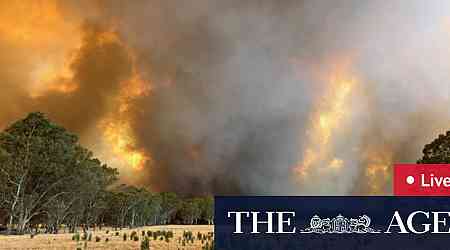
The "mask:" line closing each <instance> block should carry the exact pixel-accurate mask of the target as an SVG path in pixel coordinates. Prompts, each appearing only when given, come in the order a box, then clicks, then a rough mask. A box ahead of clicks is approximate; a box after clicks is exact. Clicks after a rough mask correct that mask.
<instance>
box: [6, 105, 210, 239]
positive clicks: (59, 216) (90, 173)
mask: <svg viewBox="0 0 450 250" xmlns="http://www.w3.org/2000/svg"><path fill="white" fill-rule="evenodd" d="M117 176H118V172H117V170H116V169H112V168H109V167H108V166H106V165H105V164H103V163H102V162H100V161H99V160H98V159H97V158H95V157H94V155H93V153H92V152H91V151H90V150H88V149H86V148H84V147H83V146H81V145H80V143H79V141H78V137H77V136H76V135H74V134H72V133H70V132H68V131H67V130H66V129H64V128H63V127H61V126H59V125H57V124H54V123H52V122H51V121H50V120H48V119H47V117H46V116H45V115H44V114H42V113H30V114H29V115H28V116H27V117H26V118H24V119H22V120H19V121H17V122H16V123H14V124H12V125H11V126H10V127H8V128H7V129H6V130H4V131H3V132H1V133H0V197H1V200H0V209H2V211H5V212H6V213H7V214H8V215H9V216H10V218H11V219H12V223H10V224H11V225H17V227H18V231H19V232H21V231H23V230H25V229H26V228H28V227H29V223H30V221H33V222H38V223H42V224H46V225H50V226H54V228H56V229H57V228H58V226H59V225H61V224H65V225H67V226H68V228H69V229H70V231H71V232H72V233H73V232H74V231H75V230H76V228H79V227H81V226H83V227H87V228H88V229H89V227H92V226H93V225H95V224H100V223H102V224H106V225H108V226H114V227H117V228H118V227H120V228H123V227H130V228H136V227H139V226H147V225H153V224H168V223H170V222H176V223H178V222H184V223H189V224H191V223H206V222H209V223H211V222H212V218H213V214H212V211H213V200H212V197H206V198H194V199H182V198H180V197H178V196H177V195H176V194H175V193H170V192H164V193H159V194H158V193H152V192H150V191H148V190H146V189H144V188H137V187H133V186H127V185H112V184H115V182H116V181H117ZM17 194H18V195H17ZM12 204H14V205H12ZM42 214H45V215H46V216H40V215H42ZM108 233H109V231H107V234H108ZM141 233H142V237H145V236H147V237H149V238H150V237H153V239H154V240H156V239H158V238H159V237H161V236H162V237H164V238H165V239H170V238H173V233H172V232H170V231H163V232H158V233H157V234H156V232H154V233H152V232H151V231H148V232H141ZM76 235H77V236H76ZM115 235H116V236H119V235H120V234H119V233H118V232H116V233H115ZM135 236H137V235H132V236H131V237H130V240H134V238H135ZM80 238H82V239H83V240H86V238H87V240H88V241H90V240H92V235H89V234H88V235H86V234H83V235H82V236H81V235H80V234H75V235H74V236H73V240H74V241H79V240H80ZM138 238H139V237H138ZM127 239H128V237H127V235H126V234H124V241H126V240H127ZM191 239H192V235H191V237H190V238H189V240H191Z"/></svg>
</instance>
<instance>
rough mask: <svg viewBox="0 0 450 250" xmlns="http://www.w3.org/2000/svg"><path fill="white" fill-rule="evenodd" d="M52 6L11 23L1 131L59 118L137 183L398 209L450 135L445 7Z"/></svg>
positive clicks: (2, 60)
mask: <svg viewBox="0 0 450 250" xmlns="http://www.w3.org/2000/svg"><path fill="white" fill-rule="evenodd" d="M39 3H40V4H37V5H36V6H28V5H30V4H28V5H27V4H25V5H26V8H24V7H23V6H22V5H23V3H22V2H17V3H14V4H12V7H11V9H13V10H15V9H17V12H18V13H16V14H15V15H9V14H8V13H6V12H1V11H0V20H2V21H4V22H2V25H0V34H2V36H0V51H1V52H2V53H0V82H1V83H0V84H1V87H2V91H1V92H0V97H1V98H2V99H1V100H2V104H3V105H2V106H1V108H0V109H1V112H0V125H1V126H6V125H7V124H8V123H10V122H12V121H13V120H14V119H18V118H19V117H20V116H23V115H24V113H25V112H30V111H33V110H40V111H44V112H46V113H48V114H49V116H50V117H51V118H53V119H54V120H55V121H57V122H60V123H61V124H62V125H64V126H66V127H68V128H69V129H70V130H73V131H74V132H77V133H79V134H81V138H82V142H83V143H85V144H87V145H88V146H90V147H91V148H92V149H93V150H94V152H95V153H96V154H97V155H99V156H100V157H101V158H102V159H104V160H105V161H106V162H107V163H109V164H110V165H112V166H114V167H118V168H119V170H120V172H121V173H122V177H123V180H124V181H125V182H131V183H133V184H139V185H144V186H146V187H149V188H150V189H153V190H171V191H177V192H180V193H184V194H193V193H195V194H204V193H214V194H340V195H343V194H385V193H390V192H391V190H390V186H391V183H390V181H391V180H390V179H391V172H392V171H391V166H392V164H393V163H395V162H415V161H416V160H417V159H418V158H420V152H421V149H422V147H423V145H425V144H426V143H427V142H429V141H431V140H432V138H434V137H435V136H437V134H438V133H442V132H444V131H445V130H447V129H448V127H449V124H450V112H449V111H448V109H447V108H446V107H448V105H449V104H450V101H449V100H450V99H449V95H450V85H449V84H448V81H449V80H450V71H449V68H450V67H449V66H450V60H449V52H450V51H449V46H448V44H449V41H450V11H447V10H448V9H449V8H448V7H449V6H448V5H449V4H448V3H447V2H445V1H434V2H432V3H427V4H425V3H423V2H422V1H409V2H408V3H406V2H405V1H390V2H381V1H371V2H365V3H363V2H361V1H339V2H333V3H331V2H330V1H282V2H280V1H256V2H242V1H196V2H195V3H193V2H187V1H175V0H171V1H162V0H157V1H131V2H126V3H124V2H123V1H82V2H79V1H76V2H70V1H56V0H55V1H50V0H48V1H39ZM19 5H20V6H19ZM21 6H22V7H21ZM0 7H1V6H0ZM15 7H17V8H15ZM0 9H4V8H0ZM31 10H33V13H36V11H38V13H41V14H42V15H38V16H39V17H40V16H45V17H47V18H38V17H36V18H30V19H25V20H22V21H21V22H20V25H14V24H15V23H16V21H18V19H19V17H20V16H27V15H26V13H19V12H21V11H23V12H31ZM36 20H39V22H38V23H37V25H32V23H36ZM24 34H27V35H24ZM136 176H138V177H136Z"/></svg>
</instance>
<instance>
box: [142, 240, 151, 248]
mask: <svg viewBox="0 0 450 250" xmlns="http://www.w3.org/2000/svg"><path fill="white" fill-rule="evenodd" d="M148 249H150V240H149V239H148V237H145V238H144V240H143V241H142V242H141V250H148Z"/></svg>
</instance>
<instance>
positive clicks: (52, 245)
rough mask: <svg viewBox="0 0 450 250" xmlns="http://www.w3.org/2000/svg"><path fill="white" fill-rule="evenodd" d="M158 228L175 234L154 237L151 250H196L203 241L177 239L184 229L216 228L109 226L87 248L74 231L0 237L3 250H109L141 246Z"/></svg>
mask: <svg viewBox="0 0 450 250" xmlns="http://www.w3.org/2000/svg"><path fill="white" fill-rule="evenodd" d="M148 230H150V231H153V232H155V231H158V230H161V231H163V230H166V231H172V232H173V233H174V237H173V239H171V240H170V242H169V243H167V242H166V241H164V240H163V241H161V240H159V239H158V240H156V241H154V240H153V238H151V241H150V247H151V249H152V250H153V249H166V250H178V249H183V250H193V249H202V244H201V241H198V240H195V241H194V244H191V243H186V246H182V244H180V243H179V242H178V239H179V238H182V237H183V232H184V231H192V233H193V235H194V237H196V236H197V233H198V232H200V233H202V234H207V233H208V232H212V231H213V226H179V225H176V226H174V225H168V226H153V227H142V228H136V229H133V230H130V229H123V230H121V231H119V232H120V233H119V236H116V231H114V230H111V229H109V233H108V234H106V231H107V229H103V230H102V231H98V230H97V231H96V232H93V234H92V240H91V241H86V242H87V248H84V246H85V245H84V244H85V241H82V240H80V241H79V242H76V241H73V240H72V236H73V234H57V235H50V234H41V235H37V236H35V237H34V238H33V239H31V238H30V235H21V236H0V249H1V250H6V249H8V250H12V249H15V250H18V249H20V250H22V249H29V250H31V249H33V250H38V249H39V250H56V249H57V250H60V249H61V250H63V249H71V250H76V249H77V247H80V248H81V249H83V250H84V249H108V250H115V249H117V250H122V249H133V250H134V249H140V244H141V240H142V238H143V237H142V234H141V232H142V231H148ZM132 231H136V232H137V233H138V234H137V235H138V236H139V238H140V240H139V241H133V240H130V239H129V237H130V234H131V232H132ZM124 233H126V234H127V235H128V240H127V241H123V234H124ZM96 236H99V237H100V238H101V241H100V242H95V238H96ZM106 238H108V239H109V241H108V242H105V240H106Z"/></svg>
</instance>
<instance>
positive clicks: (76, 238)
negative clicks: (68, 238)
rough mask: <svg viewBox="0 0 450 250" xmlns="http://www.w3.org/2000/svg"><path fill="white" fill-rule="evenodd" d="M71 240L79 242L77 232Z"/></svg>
mask: <svg viewBox="0 0 450 250" xmlns="http://www.w3.org/2000/svg"><path fill="white" fill-rule="evenodd" d="M72 240H73V241H80V234H79V233H78V232H76V233H75V234H74V235H73V236H72Z"/></svg>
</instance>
